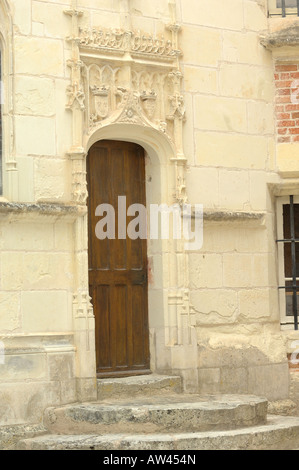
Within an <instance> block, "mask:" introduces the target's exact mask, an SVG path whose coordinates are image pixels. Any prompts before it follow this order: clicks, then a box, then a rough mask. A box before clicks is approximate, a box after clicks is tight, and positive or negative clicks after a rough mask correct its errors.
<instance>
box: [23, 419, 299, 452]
mask: <svg viewBox="0 0 299 470" xmlns="http://www.w3.org/2000/svg"><path fill="white" fill-rule="evenodd" d="M294 430H296V431H297V434H296V436H294ZM284 431H286V432H287V433H289V434H290V436H288V435H284V439H285V440H286V441H287V440H288V437H291V438H292V439H294V438H295V439H297V445H298V439H299V417H294V416H287V417H286V416H272V415H270V416H268V421H267V423H266V424H260V425H256V426H252V427H250V428H239V429H234V430H223V431H202V432H180V433H175V432H168V433H152V434H145V435H144V434H130V435H127V434H125V433H119V434H117V433H115V434H109V435H107V434H77V435H73V434H70V435H58V434H46V435H43V436H38V437H35V438H29V439H24V440H23V441H22V443H23V445H25V447H26V444H27V445H29V446H30V447H32V446H33V448H34V447H36V448H38V447H39V446H41V447H42V446H44V447H46V448H48V449H51V448H53V449H54V448H66V449H74V448H79V449H80V448H83V447H84V448H87V447H89V448H93V447H95V448H97V447H99V448H101V449H103V450H104V449H107V450H117V449H122V450H123V449H135V450H140V449H145V450H146V449H147V450H155V447H157V449H158V448H159V449H163V448H164V449H167V450H179V449H180V448H181V447H180V445H182V446H183V447H182V448H181V450H184V446H185V445H190V446H192V447H186V450H188V449H193V450H196V449H197V448H198V449H199V448H200V446H201V443H202V444H203V446H204V447H207V448H208V447H209V446H210V448H212V447H213V445H216V446H218V447H219V446H221V442H222V439H225V440H226V445H227V439H230V441H229V442H230V443H229V445H230V446H233V445H236V446H237V447H238V446H239V447H240V448H243V447H244V448H247V446H249V447H250V445H253V444H254V445H261V446H262V445H264V446H266V445H267V442H269V446H275V445H277V442H279V437H280V432H284ZM275 433H276V434H275ZM267 435H268V437H269V441H267V442H265V441H264V438H265V436H267ZM248 436H251V438H252V442H250V441H248V439H247V437H248ZM242 437H243V440H242ZM237 438H240V439H241V442H240V443H237V442H235V439H237ZM244 438H245V440H244ZM213 441H215V443H214V444H213ZM188 442H189V444H188ZM147 445H148V446H149V447H147ZM153 445H154V446H153ZM292 445H293V446H294V442H293V441H292V440H290V446H291V447H290V448H292ZM152 446H153V447H152ZM164 446H166V447H164Z"/></svg>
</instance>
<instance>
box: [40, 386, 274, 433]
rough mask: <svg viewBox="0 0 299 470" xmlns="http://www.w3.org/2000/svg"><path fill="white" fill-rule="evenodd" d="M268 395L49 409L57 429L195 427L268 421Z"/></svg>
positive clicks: (188, 397)
mask: <svg viewBox="0 0 299 470" xmlns="http://www.w3.org/2000/svg"><path fill="white" fill-rule="evenodd" d="M266 415H267V400H266V399H265V398H258V397H254V396H246V395H245V396H230V395H222V396H199V395H188V394H178V395H172V396H171V395H165V396H158V397H157V396H153V397H148V398H140V397H134V399H129V398H127V399H126V400H124V399H123V400H105V401H104V402H101V403H91V404H88V403H85V404H77V405H70V406H66V407H63V408H56V409H52V408H50V409H49V410H46V414H45V424H46V425H47V427H48V428H49V429H51V431H52V432H53V433H55V432H58V433H68V434H69V433H72V432H73V433H79V434H82V433H83V432H84V433H91V432H97V433H115V432H116V433H118V432H126V433H136V432H137V433H141V434H143V433H150V432H165V431H170V430H173V429H175V430H176V431H177V432H189V431H190V432H191V431H192V432H197V431H205V430H215V429H234V428H237V427H241V426H253V425H256V424H261V423H264V422H265V421H266Z"/></svg>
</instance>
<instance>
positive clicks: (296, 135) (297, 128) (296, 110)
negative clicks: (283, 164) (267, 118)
mask: <svg viewBox="0 0 299 470" xmlns="http://www.w3.org/2000/svg"><path fill="white" fill-rule="evenodd" d="M274 77H275V86H276V125H277V141H278V142H280V143H281V142H299V64H298V65H296V64H292V65H290V64H287V65H282V64H277V65H276V67H275V75H274Z"/></svg>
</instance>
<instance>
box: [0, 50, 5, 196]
mask: <svg viewBox="0 0 299 470" xmlns="http://www.w3.org/2000/svg"><path fill="white" fill-rule="evenodd" d="M3 101H4V93H3V81H2V54H1V49H0V195H1V194H2V193H3V185H2V153H3V151H2V149H3V139H2V134H3V132H2V111H3Z"/></svg>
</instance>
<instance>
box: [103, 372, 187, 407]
mask: <svg viewBox="0 0 299 470" xmlns="http://www.w3.org/2000/svg"><path fill="white" fill-rule="evenodd" d="M173 393H182V379H181V377H176V376H167V375H158V374H150V375H140V376H136V377H123V378H111V379H98V380H97V396H98V400H99V401H100V400H105V399H107V398H108V399H110V398H126V397H137V396H148V395H158V394H161V395H164V394H173Z"/></svg>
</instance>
